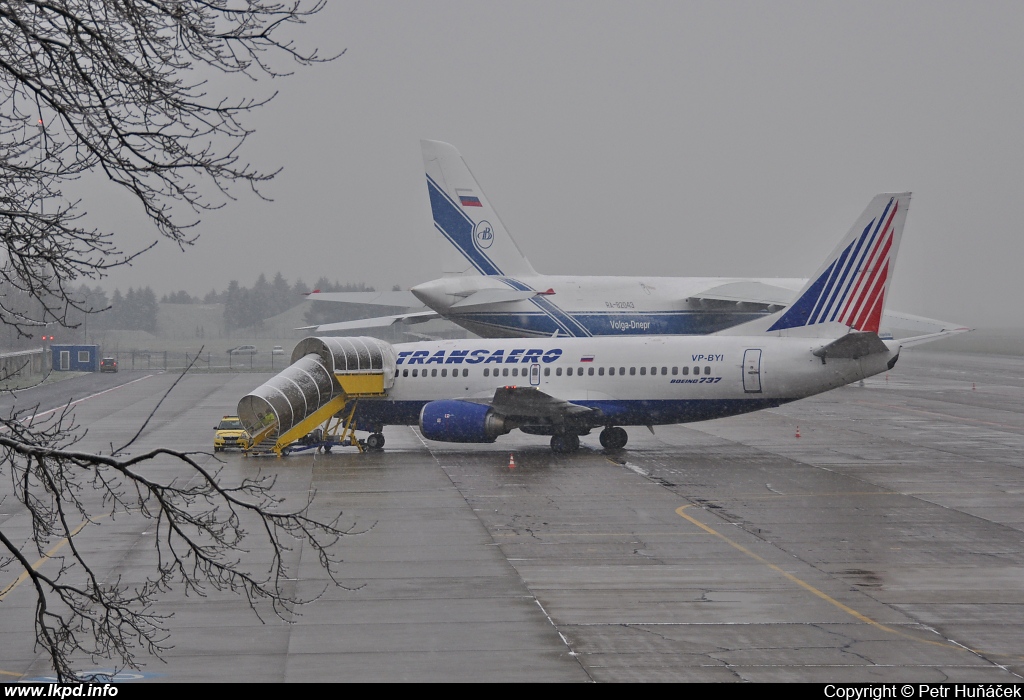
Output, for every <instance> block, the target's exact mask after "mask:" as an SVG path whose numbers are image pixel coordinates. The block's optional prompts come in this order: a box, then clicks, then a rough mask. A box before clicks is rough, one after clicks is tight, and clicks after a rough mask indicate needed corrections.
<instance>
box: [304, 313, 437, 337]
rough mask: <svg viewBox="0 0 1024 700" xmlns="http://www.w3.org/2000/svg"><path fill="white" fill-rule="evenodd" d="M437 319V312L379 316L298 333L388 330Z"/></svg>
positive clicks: (328, 324)
mask: <svg viewBox="0 0 1024 700" xmlns="http://www.w3.org/2000/svg"><path fill="white" fill-rule="evenodd" d="M435 318H441V315H440V314H438V313H437V312H436V311H417V312H415V313H411V314H395V315H394V316H377V317H376V318H360V319H356V320H355V321H341V322H339V323H324V324H321V325H319V326H302V327H301V328H296V329H295V330H297V331H313V332H314V333H327V332H329V331H353V330H359V329H360V328H386V327H387V326H390V325H392V324H395V323H399V322H401V323H423V322H424V321H430V320H433V319H435Z"/></svg>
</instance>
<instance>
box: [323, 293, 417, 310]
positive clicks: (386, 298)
mask: <svg viewBox="0 0 1024 700" xmlns="http://www.w3.org/2000/svg"><path fill="white" fill-rule="evenodd" d="M306 299H308V300H309V301H333V302H336V303H341V304H372V305H375V306H409V307H415V306H422V305H423V304H422V302H420V300H419V299H417V298H416V297H414V296H413V294H412V292H310V293H309V294H307V295H306Z"/></svg>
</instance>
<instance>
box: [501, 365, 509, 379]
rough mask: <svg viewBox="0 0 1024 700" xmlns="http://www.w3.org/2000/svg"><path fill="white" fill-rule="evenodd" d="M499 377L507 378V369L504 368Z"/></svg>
mask: <svg viewBox="0 0 1024 700" xmlns="http://www.w3.org/2000/svg"><path fill="white" fill-rule="evenodd" d="M501 376H503V377H507V376H508V367H506V368H505V369H503V370H501Z"/></svg>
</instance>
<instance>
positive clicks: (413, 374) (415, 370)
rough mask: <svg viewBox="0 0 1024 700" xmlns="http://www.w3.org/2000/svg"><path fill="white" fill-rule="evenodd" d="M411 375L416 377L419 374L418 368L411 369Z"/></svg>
mask: <svg viewBox="0 0 1024 700" xmlns="http://www.w3.org/2000/svg"><path fill="white" fill-rule="evenodd" d="M412 376H414V377H418V376H420V371H419V370H418V369H414V370H413V371H412Z"/></svg>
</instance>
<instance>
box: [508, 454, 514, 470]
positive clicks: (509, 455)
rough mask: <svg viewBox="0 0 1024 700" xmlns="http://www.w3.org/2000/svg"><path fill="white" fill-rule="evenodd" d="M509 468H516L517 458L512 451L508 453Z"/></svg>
mask: <svg viewBox="0 0 1024 700" xmlns="http://www.w3.org/2000/svg"><path fill="white" fill-rule="evenodd" d="M508 468H509V469H515V468H516V458H515V457H513V456H512V453H511V452H509V454H508Z"/></svg>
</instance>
